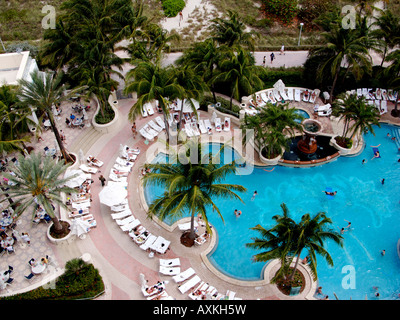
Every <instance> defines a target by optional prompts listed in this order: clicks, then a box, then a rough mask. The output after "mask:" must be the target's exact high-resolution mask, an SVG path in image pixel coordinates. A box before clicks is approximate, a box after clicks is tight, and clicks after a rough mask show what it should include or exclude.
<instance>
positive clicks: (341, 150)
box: [329, 136, 352, 155]
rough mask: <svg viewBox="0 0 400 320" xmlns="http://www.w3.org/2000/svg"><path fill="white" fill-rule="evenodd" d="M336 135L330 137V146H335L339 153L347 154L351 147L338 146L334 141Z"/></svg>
mask: <svg viewBox="0 0 400 320" xmlns="http://www.w3.org/2000/svg"><path fill="white" fill-rule="evenodd" d="M336 137H337V136H335V137H332V138H331V140H330V141H329V144H330V145H331V146H333V147H335V148H336V149H337V150H338V151H339V153H340V154H341V155H346V154H349V153H350V152H351V149H352V148H343V147H341V146H339V145H338V143H337V142H336Z"/></svg>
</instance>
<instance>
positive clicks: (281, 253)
mask: <svg viewBox="0 0 400 320" xmlns="http://www.w3.org/2000/svg"><path fill="white" fill-rule="evenodd" d="M281 208H282V212H283V214H282V215H275V216H273V217H272V219H273V220H275V222H276V224H275V225H274V226H273V227H272V228H270V229H265V228H263V227H262V226H261V225H257V226H256V227H254V228H251V229H252V230H255V231H257V232H259V233H260V235H261V237H260V238H252V240H253V242H251V243H247V244H246V246H247V247H248V248H252V249H261V250H266V251H262V252H261V253H258V254H256V255H254V256H253V260H254V261H256V262H266V261H269V260H271V259H280V260H281V264H282V266H281V268H280V269H279V271H278V272H277V274H276V275H275V276H274V278H273V281H277V280H278V279H279V278H281V277H282V276H283V277H284V278H286V277H287V276H288V275H289V267H290V265H291V264H292V262H293V259H294V258H295V257H297V260H296V263H295V265H294V268H293V272H292V273H291V274H290V275H289V277H288V279H293V278H294V275H295V272H296V270H297V265H298V263H299V261H300V255H301V254H302V252H303V250H307V256H308V257H309V259H308V264H309V266H310V268H311V271H312V272H313V276H314V279H315V280H316V279H317V260H316V255H317V254H319V255H320V256H322V257H323V258H324V259H325V260H326V261H327V262H328V264H329V265H330V266H333V260H332V257H331V256H330V254H329V253H328V252H327V251H326V249H325V248H324V242H325V240H333V241H334V242H335V243H337V244H338V245H340V246H341V247H342V246H343V242H342V239H343V237H342V236H341V235H340V234H338V233H337V232H336V231H333V230H332V229H330V228H329V225H331V224H332V220H331V219H330V218H328V217H327V216H326V213H324V212H319V213H317V214H316V215H315V216H314V217H311V216H310V214H308V213H306V214H305V215H303V216H302V217H301V221H300V222H299V223H296V222H295V221H294V220H293V219H292V218H291V217H290V215H289V211H288V208H287V207H286V205H285V203H282V204H281Z"/></svg>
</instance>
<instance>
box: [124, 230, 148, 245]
mask: <svg viewBox="0 0 400 320" xmlns="http://www.w3.org/2000/svg"><path fill="white" fill-rule="evenodd" d="M141 227H143V226H138V228H141ZM143 228H144V227H143ZM129 236H130V237H131V238H132V240H133V241H134V242H135V243H136V244H137V245H139V246H141V245H142V244H143V243H145V242H146V240H147V238H148V237H149V236H151V233H150V232H148V231H147V230H146V229H145V228H144V231H143V232H141V233H140V234H138V235H135V233H134V231H133V229H132V230H131V231H130V232H129Z"/></svg>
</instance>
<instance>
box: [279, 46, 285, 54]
mask: <svg viewBox="0 0 400 320" xmlns="http://www.w3.org/2000/svg"><path fill="white" fill-rule="evenodd" d="M279 54H283V55H285V46H284V45H283V44H282V47H281V52H280V53H279Z"/></svg>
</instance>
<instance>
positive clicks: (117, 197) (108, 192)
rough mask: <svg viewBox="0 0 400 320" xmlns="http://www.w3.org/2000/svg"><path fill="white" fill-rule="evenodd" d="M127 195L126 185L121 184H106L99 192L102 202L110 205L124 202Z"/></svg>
mask: <svg viewBox="0 0 400 320" xmlns="http://www.w3.org/2000/svg"><path fill="white" fill-rule="evenodd" d="M127 196H128V191H127V190H126V187H125V186H123V185H120V184H113V185H106V186H105V187H103V189H102V190H101V191H100V192H99V200H100V203H102V204H104V205H106V206H109V207H111V206H115V205H117V204H120V203H122V202H123V201H124V200H125V198H126V197H127Z"/></svg>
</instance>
